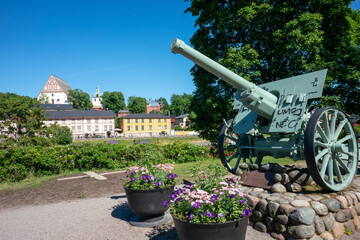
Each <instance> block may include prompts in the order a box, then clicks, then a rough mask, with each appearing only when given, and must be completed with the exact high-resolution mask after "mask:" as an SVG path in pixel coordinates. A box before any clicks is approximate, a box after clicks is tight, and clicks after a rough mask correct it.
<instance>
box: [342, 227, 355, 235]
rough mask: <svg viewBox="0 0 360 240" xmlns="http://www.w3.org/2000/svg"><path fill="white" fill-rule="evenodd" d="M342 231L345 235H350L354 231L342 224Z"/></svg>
mask: <svg viewBox="0 0 360 240" xmlns="http://www.w3.org/2000/svg"><path fill="white" fill-rule="evenodd" d="M344 229H345V230H344V233H345V234H346V235H348V236H349V235H351V234H353V233H354V232H353V231H352V230H351V229H350V228H348V227H347V226H344Z"/></svg>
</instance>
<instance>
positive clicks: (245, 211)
mask: <svg viewBox="0 0 360 240" xmlns="http://www.w3.org/2000/svg"><path fill="white" fill-rule="evenodd" d="M241 214H242V215H243V216H244V217H246V216H248V215H249V212H248V210H246V209H244V210H243V212H242V213H241Z"/></svg>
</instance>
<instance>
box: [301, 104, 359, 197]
mask: <svg viewBox="0 0 360 240" xmlns="http://www.w3.org/2000/svg"><path fill="white" fill-rule="evenodd" d="M304 152H305V159H306V164H307V166H308V169H309V172H310V174H311V176H312V177H313V179H314V181H315V182H316V183H317V184H318V185H319V186H321V187H322V188H324V189H326V190H330V191H342V190H345V189H347V188H348V187H349V186H350V185H351V183H352V181H353V179H354V177H355V175H356V172H357V167H358V143H357V137H356V134H355V131H354V128H353V126H352V124H351V122H350V120H349V118H348V117H347V116H346V114H345V113H344V112H343V111H342V110H341V109H339V108H336V107H324V108H320V109H318V110H317V111H316V112H315V113H314V114H313V115H312V116H311V117H310V119H309V122H308V125H307V127H306V130H305V136H304Z"/></svg>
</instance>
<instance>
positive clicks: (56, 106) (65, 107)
mask: <svg viewBox="0 0 360 240" xmlns="http://www.w3.org/2000/svg"><path fill="white" fill-rule="evenodd" d="M40 106H41V107H43V108H44V109H45V110H47V111H51V110H53V111H57V110H62V111H63V110H73V106H72V105H71V104H49V103H47V104H40Z"/></svg>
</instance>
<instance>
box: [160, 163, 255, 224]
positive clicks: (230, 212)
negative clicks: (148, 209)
mask: <svg viewBox="0 0 360 240" xmlns="http://www.w3.org/2000/svg"><path fill="white" fill-rule="evenodd" d="M215 171H216V172H215V173H212V174H211V173H209V172H204V171H201V172H199V173H198V179H196V182H195V184H194V185H188V186H185V187H184V188H180V189H177V190H176V191H175V192H174V193H173V194H172V195H171V200H170V202H168V201H165V202H164V204H163V206H164V207H166V206H167V205H168V204H170V211H171V213H172V214H173V215H174V216H175V217H177V218H179V219H182V220H184V221H188V222H194V223H224V222H227V221H235V220H238V219H240V218H242V217H245V216H248V215H249V214H251V213H252V209H251V207H250V206H249V205H248V203H247V199H246V198H245V194H244V193H242V192H241V189H240V185H239V181H238V179H237V178H223V177H222V175H221V174H220V175H219V172H217V171H218V170H217V169H216V168H215Z"/></svg>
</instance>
